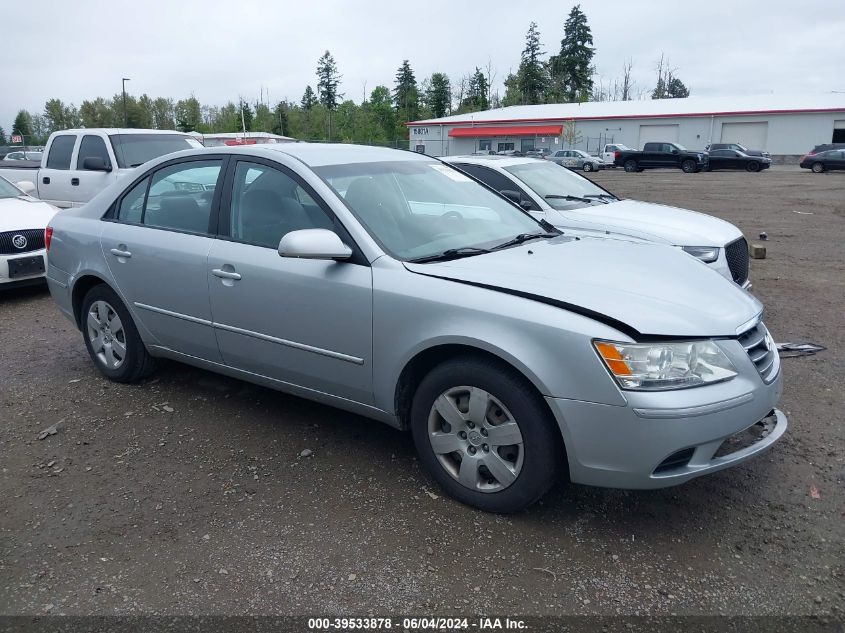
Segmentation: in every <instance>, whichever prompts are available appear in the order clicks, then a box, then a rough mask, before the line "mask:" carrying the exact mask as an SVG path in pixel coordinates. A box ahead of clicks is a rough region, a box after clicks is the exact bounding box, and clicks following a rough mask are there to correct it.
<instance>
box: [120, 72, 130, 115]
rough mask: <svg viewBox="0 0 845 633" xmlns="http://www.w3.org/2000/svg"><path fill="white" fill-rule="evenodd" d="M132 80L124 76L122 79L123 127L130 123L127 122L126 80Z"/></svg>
mask: <svg viewBox="0 0 845 633" xmlns="http://www.w3.org/2000/svg"><path fill="white" fill-rule="evenodd" d="M127 81H131V80H130V79H129V78H128V77H124V78H123V79H122V81H121V85H122V86H123V127H127V126H128V125H129V123H128V122H127V118H126V82H127Z"/></svg>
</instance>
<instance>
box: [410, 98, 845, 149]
mask: <svg viewBox="0 0 845 633" xmlns="http://www.w3.org/2000/svg"><path fill="white" fill-rule="evenodd" d="M408 128H409V132H410V149H412V150H416V151H420V152H424V153H426V154H430V155H432V156H454V155H460V154H471V153H472V152H474V151H477V150H483V149H490V150H493V151H494V152H496V151H502V150H508V149H514V150H520V151H527V150H529V149H532V148H548V149H549V150H551V151H552V152H554V151H555V150H558V149H570V148H572V149H582V150H586V151H588V152H590V153H597V152H598V151H599V150H600V148H601V147H602V146H603V145H604V144H606V143H622V144H624V145H627V146H628V147H631V148H634V149H641V148H642V146H643V144H644V143H647V142H649V141H671V142H675V143H680V144H681V145H683V146H685V147H687V148H688V149H704V148H705V146H707V145H709V144H710V143H740V144H742V145H745V146H746V147H748V148H749V149H760V150H766V151H768V152H770V153H771V154H772V155H773V157H775V158H778V159H780V160H785V161H789V160H791V159H797V157H798V156H801V155H803V154H805V153H806V152H807V151H808V150H810V149H812V148H813V147H814V146H815V145H819V144H821V143H831V142H842V143H845V94H837V93H828V94H817V95H793V96H786V95H761V96H744V97H688V98H686V99H654V100H642V101H603V102H588V103H560V104H544V105H530V106H511V107H508V108H498V109H495V110H486V111H484V112H473V113H468V114H456V115H453V116H447V117H442V118H439V119H428V120H422V121H413V122H411V123H408Z"/></svg>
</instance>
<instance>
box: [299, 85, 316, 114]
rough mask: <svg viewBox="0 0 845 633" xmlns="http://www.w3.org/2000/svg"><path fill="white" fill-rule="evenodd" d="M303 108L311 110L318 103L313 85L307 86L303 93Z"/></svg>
mask: <svg viewBox="0 0 845 633" xmlns="http://www.w3.org/2000/svg"><path fill="white" fill-rule="evenodd" d="M300 105H301V106H302V109H303V110H310V109H311V108H313V107H314V106H315V105H317V96H316V95H315V94H314V91H313V90H312V89H311V86H305V92H304V93H303V94H302V103H301V104H300Z"/></svg>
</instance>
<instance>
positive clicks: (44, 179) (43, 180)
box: [41, 176, 50, 185]
mask: <svg viewBox="0 0 845 633" xmlns="http://www.w3.org/2000/svg"><path fill="white" fill-rule="evenodd" d="M41 182H42V183H44V184H45V185H49V184H50V176H44V177H43V178H42V179H41Z"/></svg>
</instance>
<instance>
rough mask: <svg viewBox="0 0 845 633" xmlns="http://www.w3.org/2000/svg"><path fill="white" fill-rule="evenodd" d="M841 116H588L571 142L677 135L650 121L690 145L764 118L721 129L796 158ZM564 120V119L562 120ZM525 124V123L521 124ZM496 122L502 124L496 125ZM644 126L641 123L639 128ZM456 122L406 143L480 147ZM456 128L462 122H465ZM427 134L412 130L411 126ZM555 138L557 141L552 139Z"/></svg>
mask: <svg viewBox="0 0 845 633" xmlns="http://www.w3.org/2000/svg"><path fill="white" fill-rule="evenodd" d="M843 119H845V112H839V113H832V112H831V113H818V114H806V113H799V114H768V115H763V116H712V117H711V116H702V117H665V118H662V117H661V118H642V119H603V120H591V121H577V122H576V124H575V130H576V135H577V136H578V141H577V142H576V143H574V144H573V145H572V147H573V148H574V149H583V150H586V151H589V152H590V153H597V152H598V150H599V146H600V145H601V144H603V143H611V142H613V143H623V144H625V145H627V146H628V147H633V148H635V149H641V148H642V142H641V141H642V140H643V139H645V140H657V139H653V138H651V137H652V136H653V135H654V134H655V133H657V134H667V135H669V136H670V138H666V139H662V140H667V141H672V140H675V138H674V137H673V135H672V129H671V128H668V127H662V128H661V129H656V128H653V127H648V126H677V131H676V134H677V142H678V143H680V144H681V145H683V146H685V147H687V148H689V149H693V150H695V149H701V150H703V149H704V148H705V146H706V145H707V144H708V143H710V142H713V143H718V142H720V141H721V140H722V134H723V128H722V126H723V125H724V124H726V123H764V124H765V130H764V131H762V130H761V128H760V127H759V126H758V127H757V128H756V129H754V130H752V128H748V127H745V128H743V126H734V127H733V128H730V129H728V128H725V130H724V132H725V134H726V137H728V136H729V137H730V140H732V141H734V142H743V141H742V140H739V139H736V138H734V137H735V136H737V134H739V135H740V136H741V135H742V130H743V129H745V130H746V131H747V132H746V133H747V134H748V135H749V136H750V137H751V138H750V139H749V140H747V141H745V143H744V144H746V145H749V146H750V145H751V144H752V141H755V140H756V139H763V138H764V139H765V141H764V142H763V144H764V146H763V147H751V149H762V150H766V151H768V152H770V153H771V154H772V155H773V157H775V160H776V161H777V162H795V161H797V158H798V157H800V156H801V155H803V154H805V153H806V152H807V151H808V150H810V149H812V148H813V147H814V146H815V145H818V144H820V143H830V142H831V140H832V138H833V126H834V121H837V120H843ZM541 123H542V124H546V125H548V124H549V123H554V122H553V121H542V122H540V121H538V124H541ZM560 123H561V124H564V123H565V122H564V121H560ZM524 124H525V123H523V125H524ZM498 125H501V123H500V124H498ZM643 126H645V127H643ZM452 127H455V126H449V125H443V126H440V125H428V126H427V127H426V128H412V129H411V130H410V132H411V142H410V148H411V149H414V148H415V146H416V145H418V144H422V145H424V146H425V153H427V154H430V155H432V156H447V155H449V156H455V155H459V154H470V153H472V152H473V151H475V149H476V148H477V146H478V139H476V138H458V139H455V138H450V137H449V136H448V132H449V130H450V129H451V128H452ZM457 127H465V126H464V125H461V126H457ZM415 129H417V131H419V132H423V131H424V130H425V131H426V133H424V134H422V133H420V134H414V130H415ZM555 140H557V143H555ZM492 141H493V150H494V151H495V150H496V148H497V143H498V142H500V141H510V142H513V143H514V147H515V148H516V149H519V146H520V139H519V137H516V138H504V137H492ZM536 146H537V147H548V148H549V149H551V150H552V151H555V150H556V149H565V148H567V147H569V145H567V144H566V143H564V142H563V140H562V139H554V138H548V137H547V138H546V142H545V143H542V142H540V139H539V138H538V139H537V143H536Z"/></svg>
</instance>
